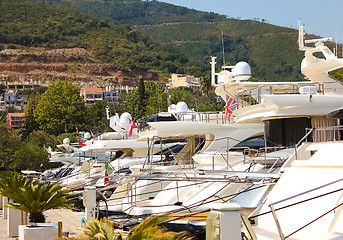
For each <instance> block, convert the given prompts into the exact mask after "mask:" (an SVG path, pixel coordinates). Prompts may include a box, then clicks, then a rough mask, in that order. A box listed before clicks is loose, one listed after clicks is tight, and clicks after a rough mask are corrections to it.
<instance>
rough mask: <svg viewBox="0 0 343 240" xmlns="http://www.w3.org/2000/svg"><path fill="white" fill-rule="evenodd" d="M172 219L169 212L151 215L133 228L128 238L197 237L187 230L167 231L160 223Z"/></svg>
mask: <svg viewBox="0 0 343 240" xmlns="http://www.w3.org/2000/svg"><path fill="white" fill-rule="evenodd" d="M168 220H170V217H169V216H168V214H163V215H150V216H149V217H147V218H146V219H144V220H143V221H142V222H141V223H140V224H139V225H137V226H136V227H134V228H133V229H131V231H130V232H129V235H128V236H127V238H126V240H141V239H149V240H154V239H156V240H193V239H195V237H194V236H192V235H191V234H190V233H189V232H187V231H182V232H173V231H167V229H165V228H164V227H162V226H160V224H162V223H164V222H166V221H168Z"/></svg>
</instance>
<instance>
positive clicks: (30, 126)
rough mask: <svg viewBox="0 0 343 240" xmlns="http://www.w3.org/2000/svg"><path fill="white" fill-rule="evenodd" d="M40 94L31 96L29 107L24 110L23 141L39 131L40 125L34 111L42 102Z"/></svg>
mask: <svg viewBox="0 0 343 240" xmlns="http://www.w3.org/2000/svg"><path fill="white" fill-rule="evenodd" d="M40 97H41V95H40V94H34V95H32V96H30V98H29V100H28V102H27V105H26V106H25V108H24V113H25V115H24V118H23V120H22V128H23V130H22V134H23V139H26V138H27V137H28V136H29V134H30V133H31V132H33V131H35V130H38V129H39V124H38V122H37V121H36V119H35V117H34V113H33V112H34V110H35V108H36V106H37V105H38V103H39V101H40Z"/></svg>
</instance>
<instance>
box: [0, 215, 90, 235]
mask: <svg viewBox="0 0 343 240" xmlns="http://www.w3.org/2000/svg"><path fill="white" fill-rule="evenodd" d="M44 215H45V219H46V222H50V223H57V222H62V232H63V235H64V236H70V237H73V236H74V237H75V236H77V235H78V234H81V233H82V232H83V231H82V229H81V228H80V226H81V219H82V218H83V217H84V216H85V213H84V212H74V211H72V210H69V209H53V210H48V211H46V212H44ZM13 239H16V238H11V237H8V235H7V219H4V218H3V210H0V240H13Z"/></svg>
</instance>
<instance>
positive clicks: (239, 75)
mask: <svg viewBox="0 0 343 240" xmlns="http://www.w3.org/2000/svg"><path fill="white" fill-rule="evenodd" d="M232 74H233V77H234V78H235V79H236V80H238V81H246V80H248V79H249V78H250V77H251V70H250V66H249V64H248V63H246V62H239V63H237V64H236V65H235V67H234V68H233V70H232Z"/></svg>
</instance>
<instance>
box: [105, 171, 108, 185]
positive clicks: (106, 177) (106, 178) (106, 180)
mask: <svg viewBox="0 0 343 240" xmlns="http://www.w3.org/2000/svg"><path fill="white" fill-rule="evenodd" d="M107 183H108V173H107V170H105V178H104V185H106V184H107Z"/></svg>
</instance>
